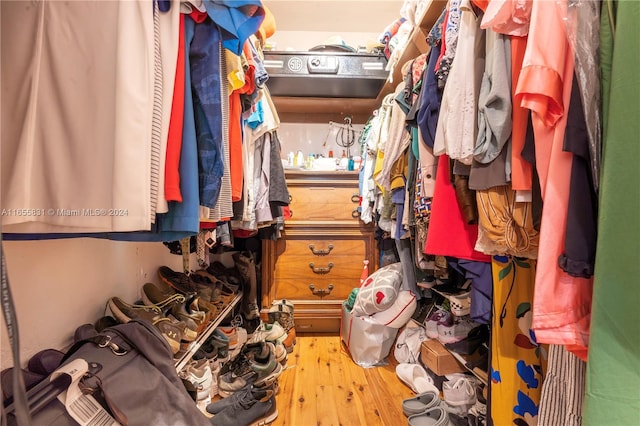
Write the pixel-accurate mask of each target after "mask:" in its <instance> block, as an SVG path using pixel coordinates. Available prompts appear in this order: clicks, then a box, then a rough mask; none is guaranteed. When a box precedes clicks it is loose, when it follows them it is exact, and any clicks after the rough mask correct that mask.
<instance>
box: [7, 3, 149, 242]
mask: <svg viewBox="0 0 640 426" xmlns="http://www.w3.org/2000/svg"><path fill="white" fill-rule="evenodd" d="M0 7H1V8H2V13H1V14H2V25H1V27H2V35H3V37H2V52H3V57H7V58H11V61H3V66H2V82H1V85H2V123H3V126H2V133H3V134H2V182H3V185H2V190H3V193H2V203H3V208H5V209H9V210H8V211H9V212H11V211H12V210H11V209H15V210H16V211H18V210H20V209H32V210H31V211H32V214H27V215H18V214H15V215H14V214H11V213H10V214H5V215H4V216H3V218H2V221H3V231H4V232H21V233H24V232H27V233H55V232H111V231H127V232H128V231H140V230H149V229H151V218H152V209H151V188H152V185H157V182H152V159H151V152H152V146H151V116H152V108H153V82H154V74H153V72H151V71H152V70H153V58H154V52H153V46H154V42H153V40H154V33H153V13H152V9H151V8H150V7H149V3H148V2H144V1H128V2H37V3H29V4H24V3H20V2H2V4H1V5H0ZM63 29H64V30H63ZM63 49H64V55H63V56H61V50H63ZM62 57H64V59H63V60H62V59H61V58H62ZM96 81H100V82H104V83H102V84H96ZM98 100H99V101H98ZM153 166H154V167H158V164H154V165H153ZM52 185H55V190H54V189H53V188H52ZM153 207H154V209H155V205H154V206H153ZM87 211H89V212H91V211H94V212H95V211H97V212H98V213H97V214H88V213H86V212H87ZM102 211H104V212H105V214H102V213H101V212H102ZM75 212H78V213H75ZM110 213H114V214H110Z"/></svg>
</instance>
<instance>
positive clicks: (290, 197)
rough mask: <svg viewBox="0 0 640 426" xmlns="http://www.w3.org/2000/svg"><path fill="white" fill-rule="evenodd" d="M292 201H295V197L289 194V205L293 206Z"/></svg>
mask: <svg viewBox="0 0 640 426" xmlns="http://www.w3.org/2000/svg"><path fill="white" fill-rule="evenodd" d="M292 201H293V197H292V196H291V194H289V204H291V202H292Z"/></svg>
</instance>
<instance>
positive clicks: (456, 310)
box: [449, 291, 471, 317]
mask: <svg viewBox="0 0 640 426" xmlns="http://www.w3.org/2000/svg"><path fill="white" fill-rule="evenodd" d="M449 304H450V306H451V313H452V314H453V315H455V316H458V317H463V316H465V315H469V314H470V313H471V292H470V291H468V292H466V293H461V294H456V295H451V296H449Z"/></svg>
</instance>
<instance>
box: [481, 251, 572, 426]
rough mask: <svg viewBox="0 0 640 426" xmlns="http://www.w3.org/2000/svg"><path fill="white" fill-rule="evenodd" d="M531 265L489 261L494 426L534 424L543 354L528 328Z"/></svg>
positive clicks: (529, 262)
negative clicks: (491, 283) (491, 294)
mask: <svg viewBox="0 0 640 426" xmlns="http://www.w3.org/2000/svg"><path fill="white" fill-rule="evenodd" d="M535 267H536V263H535V261H534V260H524V259H519V258H507V257H503V256H494V257H493V258H492V261H491V269H492V275H493V308H492V311H493V313H492V317H493V319H492V326H491V372H490V380H491V383H490V386H491V418H492V420H493V424H494V425H496V426H498V425H500V426H502V425H513V424H516V425H518V426H525V425H535V424H536V423H537V417H538V411H539V403H540V394H541V391H542V382H543V378H544V363H545V361H544V360H545V359H546V351H545V348H544V347H541V346H539V345H538V343H537V342H536V338H535V335H534V333H533V331H532V330H531V315H532V311H531V306H532V302H533V283H534V279H535ZM558 424H560V423H558Z"/></svg>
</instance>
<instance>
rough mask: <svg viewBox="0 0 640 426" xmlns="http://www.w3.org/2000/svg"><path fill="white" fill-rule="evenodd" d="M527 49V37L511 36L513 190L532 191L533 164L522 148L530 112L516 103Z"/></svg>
mask: <svg viewBox="0 0 640 426" xmlns="http://www.w3.org/2000/svg"><path fill="white" fill-rule="evenodd" d="M526 48H527V37H517V36H511V92H512V103H513V111H512V117H513V126H512V129H511V188H512V189H513V190H515V191H521V190H524V191H530V190H531V186H532V181H533V178H532V169H531V163H529V162H528V161H526V160H525V159H524V158H522V154H521V153H522V148H524V141H525V137H526V135H527V121H528V118H529V111H528V110H527V109H526V108H523V107H522V106H521V105H520V103H519V102H517V101H516V88H517V87H518V78H519V76H520V70H522V60H523V59H524V52H525V49H526Z"/></svg>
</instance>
